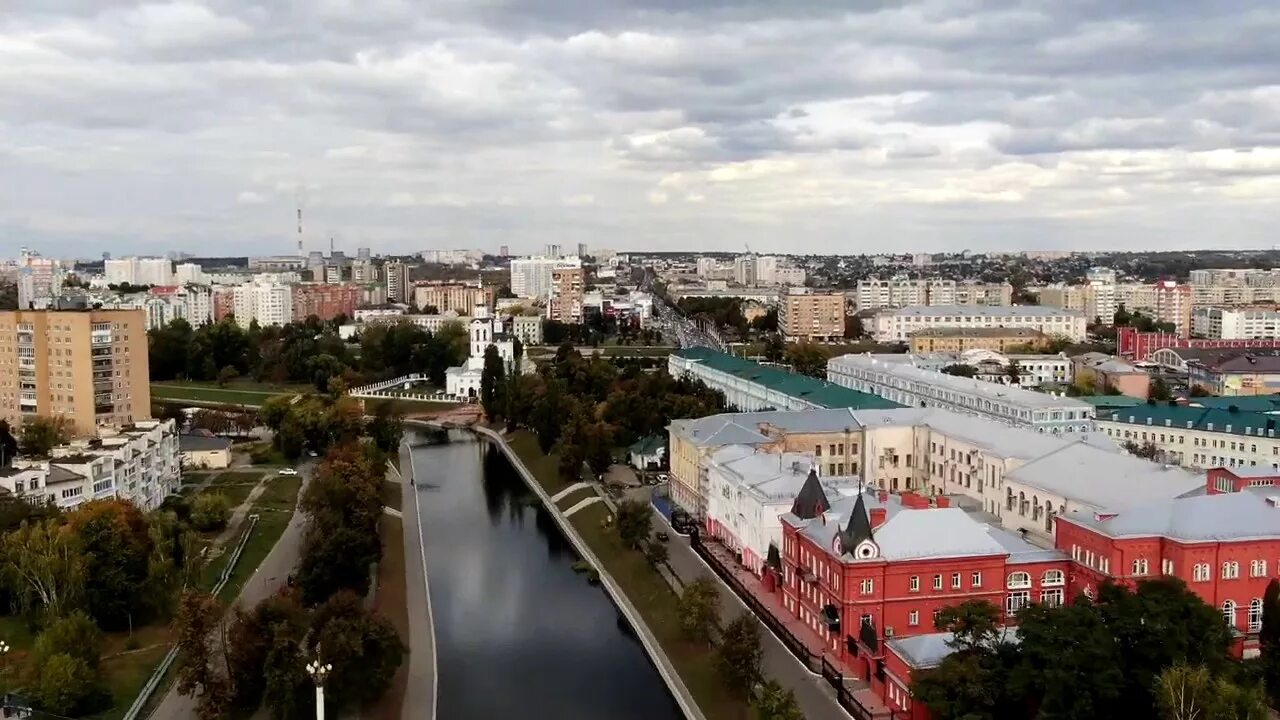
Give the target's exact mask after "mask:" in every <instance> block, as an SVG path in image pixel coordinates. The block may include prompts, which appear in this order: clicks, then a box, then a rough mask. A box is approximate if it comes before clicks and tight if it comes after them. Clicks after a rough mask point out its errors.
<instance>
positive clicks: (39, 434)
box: [18, 415, 73, 457]
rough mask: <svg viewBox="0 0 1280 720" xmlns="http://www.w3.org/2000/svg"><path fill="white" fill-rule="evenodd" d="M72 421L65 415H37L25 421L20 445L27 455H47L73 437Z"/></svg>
mask: <svg viewBox="0 0 1280 720" xmlns="http://www.w3.org/2000/svg"><path fill="white" fill-rule="evenodd" d="M72 429H73V428H72V422H71V420H70V418H68V417H67V416H65V415H55V416H53V417H44V416H39V415H37V416H36V417H33V418H31V419H30V420H26V421H23V423H22V431H21V434H20V435H19V439H18V447H19V449H20V450H21V452H22V454H23V455H26V456H27V457H47V456H48V455H49V451H50V450H52V449H53V448H55V447H57V446H59V445H64V444H66V443H67V441H69V440H70V439H71V433H72Z"/></svg>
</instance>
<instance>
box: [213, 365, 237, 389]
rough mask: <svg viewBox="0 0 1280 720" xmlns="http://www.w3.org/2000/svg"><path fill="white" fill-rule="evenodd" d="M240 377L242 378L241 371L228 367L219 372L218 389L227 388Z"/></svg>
mask: <svg viewBox="0 0 1280 720" xmlns="http://www.w3.org/2000/svg"><path fill="white" fill-rule="evenodd" d="M238 377H240V371H239V370H236V369H235V368H234V367H233V366H231V365H227V366H226V367H224V368H222V369H221V370H219V371H218V387H226V386H227V383H229V382H231V381H232V380H235V379H236V378H238Z"/></svg>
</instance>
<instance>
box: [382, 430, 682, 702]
mask: <svg viewBox="0 0 1280 720" xmlns="http://www.w3.org/2000/svg"><path fill="white" fill-rule="evenodd" d="M413 467H414V473H415V480H416V483H417V485H418V493H419V495H418V503H419V505H420V507H421V518H420V519H419V522H420V524H421V527H422V533H423V538H424V540H425V542H426V551H427V573H428V580H429V582H430V587H431V609H432V614H433V615H434V618H435V635H436V653H437V662H438V664H439V686H438V688H439V698H438V700H437V703H438V715H437V717H438V718H439V720H473V719H474V720H482V719H483V720H489V719H490V718H493V719H498V718H503V719H506V718H518V719H524V718H534V719H541V718H547V719H548V720H578V719H581V720H602V719H612V718H618V719H620V720H627V719H630V718H634V719H635V720H667V719H671V720H675V719H676V718H680V717H682V715H681V714H680V710H679V708H678V707H677V705H676V704H675V701H674V700H673V699H672V698H671V695H670V693H669V692H668V691H667V687H666V685H665V684H664V683H663V682H662V678H661V677H660V676H659V675H658V672H657V670H656V669H654V667H653V665H652V664H651V663H650V662H649V658H648V656H647V655H646V654H645V652H644V648H643V647H642V646H641V645H640V643H639V641H638V640H636V639H635V637H634V636H633V634H632V632H631V629H630V627H629V626H628V625H627V624H626V621H625V620H623V619H622V618H621V616H620V615H619V614H618V611H617V609H616V608H615V607H614V605H613V603H612V601H610V599H609V597H608V596H607V595H606V594H605V592H604V590H602V589H600V588H598V587H592V586H591V585H588V584H587V581H586V579H585V577H584V576H582V575H579V574H577V573H575V572H574V571H573V569H572V565H573V563H574V562H575V561H577V559H578V557H577V553H576V552H575V551H574V549H573V546H572V545H570V544H569V542H568V541H567V540H566V539H565V538H564V536H563V535H561V533H560V529H559V527H558V526H557V525H556V524H555V522H554V521H553V520H552V519H551V518H550V517H549V516H548V515H547V514H546V512H545V511H544V510H543V509H542V506H541V504H540V503H539V502H538V500H537V497H536V496H534V495H533V493H532V492H530V491H529V489H528V488H527V487H526V486H525V484H524V482H523V480H521V478H520V476H519V475H518V474H517V473H516V471H515V469H514V468H512V466H511V464H510V463H508V462H507V460H506V457H505V456H503V455H502V453H501V452H500V451H498V450H497V449H495V448H493V447H491V446H489V445H488V444H486V443H482V442H478V441H476V440H473V439H471V438H470V436H467V435H464V434H460V433H454V434H452V435H451V438H450V442H448V443H447V444H436V445H431V446H423V447H417V448H415V449H414V450H413ZM405 510H406V514H407V513H409V512H412V510H413V509H412V508H405Z"/></svg>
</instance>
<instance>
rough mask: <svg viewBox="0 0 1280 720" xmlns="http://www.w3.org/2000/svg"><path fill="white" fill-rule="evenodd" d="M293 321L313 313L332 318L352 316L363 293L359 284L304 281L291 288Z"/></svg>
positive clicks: (300, 319)
mask: <svg viewBox="0 0 1280 720" xmlns="http://www.w3.org/2000/svg"><path fill="white" fill-rule="evenodd" d="M291 294H292V298H291V300H290V302H291V304H292V305H293V308H292V313H293V321H294V322H300V321H302V320H306V319H307V318H308V317H311V316H312V315H315V316H316V317H318V318H320V319H321V320H332V319H334V318H336V317H338V316H339V315H345V316H346V317H352V316H353V315H355V312H356V307H357V306H358V305H359V304H360V300H361V297H362V295H363V293H362V291H361V289H360V286H358V285H354V284H351V283H339V284H319V283H304V284H299V285H294V286H293V287H292V288H291Z"/></svg>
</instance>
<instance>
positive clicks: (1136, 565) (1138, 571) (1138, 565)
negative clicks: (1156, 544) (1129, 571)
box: [1133, 558, 1147, 576]
mask: <svg viewBox="0 0 1280 720" xmlns="http://www.w3.org/2000/svg"><path fill="white" fill-rule="evenodd" d="M1133 574H1134V575H1138V576H1141V575H1146V574H1147V559H1146V558H1138V559H1136V560H1134V561H1133Z"/></svg>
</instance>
